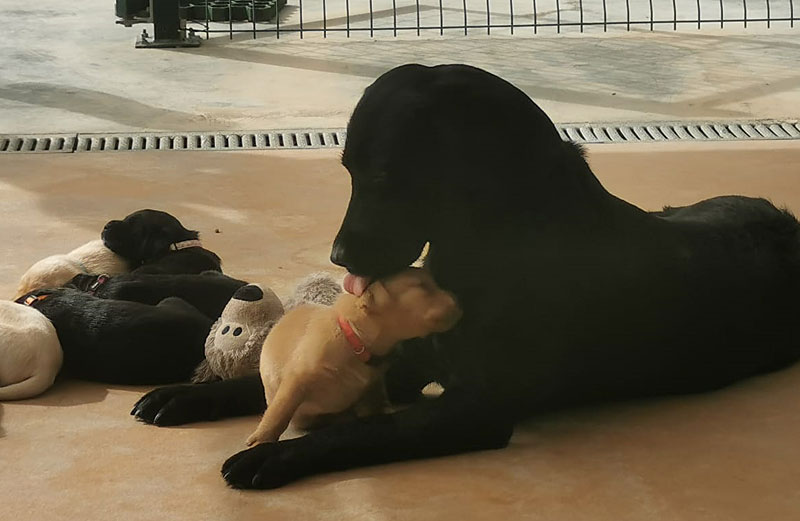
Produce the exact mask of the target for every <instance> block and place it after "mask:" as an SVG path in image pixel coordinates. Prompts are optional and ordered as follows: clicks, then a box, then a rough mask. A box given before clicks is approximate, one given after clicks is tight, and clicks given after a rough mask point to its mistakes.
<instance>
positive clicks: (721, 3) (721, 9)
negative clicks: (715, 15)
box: [719, 0, 725, 29]
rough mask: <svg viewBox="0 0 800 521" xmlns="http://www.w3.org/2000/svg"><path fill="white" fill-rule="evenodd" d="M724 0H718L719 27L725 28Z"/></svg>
mask: <svg viewBox="0 0 800 521" xmlns="http://www.w3.org/2000/svg"><path fill="white" fill-rule="evenodd" d="M724 20H725V2H724V0H719V27H720V29H724V28H725V21H724Z"/></svg>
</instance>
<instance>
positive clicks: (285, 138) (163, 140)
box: [0, 121, 800, 153]
mask: <svg viewBox="0 0 800 521" xmlns="http://www.w3.org/2000/svg"><path fill="white" fill-rule="evenodd" d="M558 131H559V133H560V135H561V137H562V138H563V139H564V140H572V141H575V142H576V143H582V144H583V143H640V142H660V141H695V142H696V141H741V140H786V139H800V123H798V122H797V121H750V122H734V123H731V122H692V123H674V122H672V123H630V124H590V123H586V124H581V123H566V124H562V125H559V126H558ZM346 138H347V133H346V131H345V130H344V129H321V130H271V131H260V132H235V133H231V132H186V133H174V132H173V133H158V132H142V133H106V134H53V135H33V134H27V135H0V153H9V152H10V153H20V152H25V153H30V152H113V151H133V150H283V149H312V148H340V147H342V146H344V142H345V139H346Z"/></svg>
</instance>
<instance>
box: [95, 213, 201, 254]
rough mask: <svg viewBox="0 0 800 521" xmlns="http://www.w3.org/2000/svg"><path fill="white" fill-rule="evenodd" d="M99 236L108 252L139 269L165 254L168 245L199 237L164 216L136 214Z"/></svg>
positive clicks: (169, 216)
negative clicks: (145, 263) (139, 266)
mask: <svg viewBox="0 0 800 521" xmlns="http://www.w3.org/2000/svg"><path fill="white" fill-rule="evenodd" d="M100 236H101V238H102V239H103V243H104V244H105V245H106V247H107V248H108V249H110V250H111V251H113V252H114V253H116V254H117V255H120V256H121V257H124V258H125V259H127V260H128V261H130V262H132V263H133V264H134V265H140V264H142V263H144V262H148V261H151V260H153V259H157V258H159V257H161V256H163V255H164V254H166V253H168V252H169V251H170V245H172V244H174V243H176V242H181V241H188V240H193V239H197V238H198V236H199V234H198V232H196V231H194V230H187V229H186V228H184V227H183V225H182V224H181V222H180V221H179V220H178V219H176V218H175V217H173V216H172V215H170V214H168V213H167V212H161V211H159V210H139V211H137V212H133V213H132V214H130V215H129V216H127V217H125V218H124V219H123V220H121V221H109V222H108V224H106V226H105V228H103V233H102V234H101V235H100Z"/></svg>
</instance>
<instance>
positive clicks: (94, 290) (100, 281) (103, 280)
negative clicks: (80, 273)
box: [89, 275, 108, 295]
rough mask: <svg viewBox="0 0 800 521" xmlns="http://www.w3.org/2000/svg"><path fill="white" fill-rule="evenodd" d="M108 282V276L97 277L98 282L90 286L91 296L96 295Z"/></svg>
mask: <svg viewBox="0 0 800 521" xmlns="http://www.w3.org/2000/svg"><path fill="white" fill-rule="evenodd" d="M106 282H108V275H99V276H98V277H97V280H95V281H94V282H92V285H91V286H89V294H90V295H94V294H95V293H97V290H98V289H99V288H100V286H102V285H103V284H105V283H106Z"/></svg>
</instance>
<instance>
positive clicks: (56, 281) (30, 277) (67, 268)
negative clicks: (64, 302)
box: [14, 255, 83, 300]
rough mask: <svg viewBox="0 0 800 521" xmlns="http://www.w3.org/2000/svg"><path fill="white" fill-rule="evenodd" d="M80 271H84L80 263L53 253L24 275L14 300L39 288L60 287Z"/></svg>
mask: <svg viewBox="0 0 800 521" xmlns="http://www.w3.org/2000/svg"><path fill="white" fill-rule="evenodd" d="M80 273H83V270H81V268H80V265H79V264H78V263H76V262H74V261H71V260H70V259H69V258H68V257H67V256H66V255H53V256H51V257H47V258H45V259H42V260H40V261H39V262H37V263H36V264H34V265H33V266H31V267H30V269H28V271H26V272H25V274H24V275H23V276H22V278H21V279H20V281H19V286H17V292H16V294H15V295H14V300H16V299H18V298H20V297H21V296H23V295H27V294H28V293H30V292H32V291H36V290H39V289H45V288H59V287H61V286H63V285H64V284H66V283H67V282H69V281H71V280H72V279H73V277H75V275H78V274H80Z"/></svg>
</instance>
